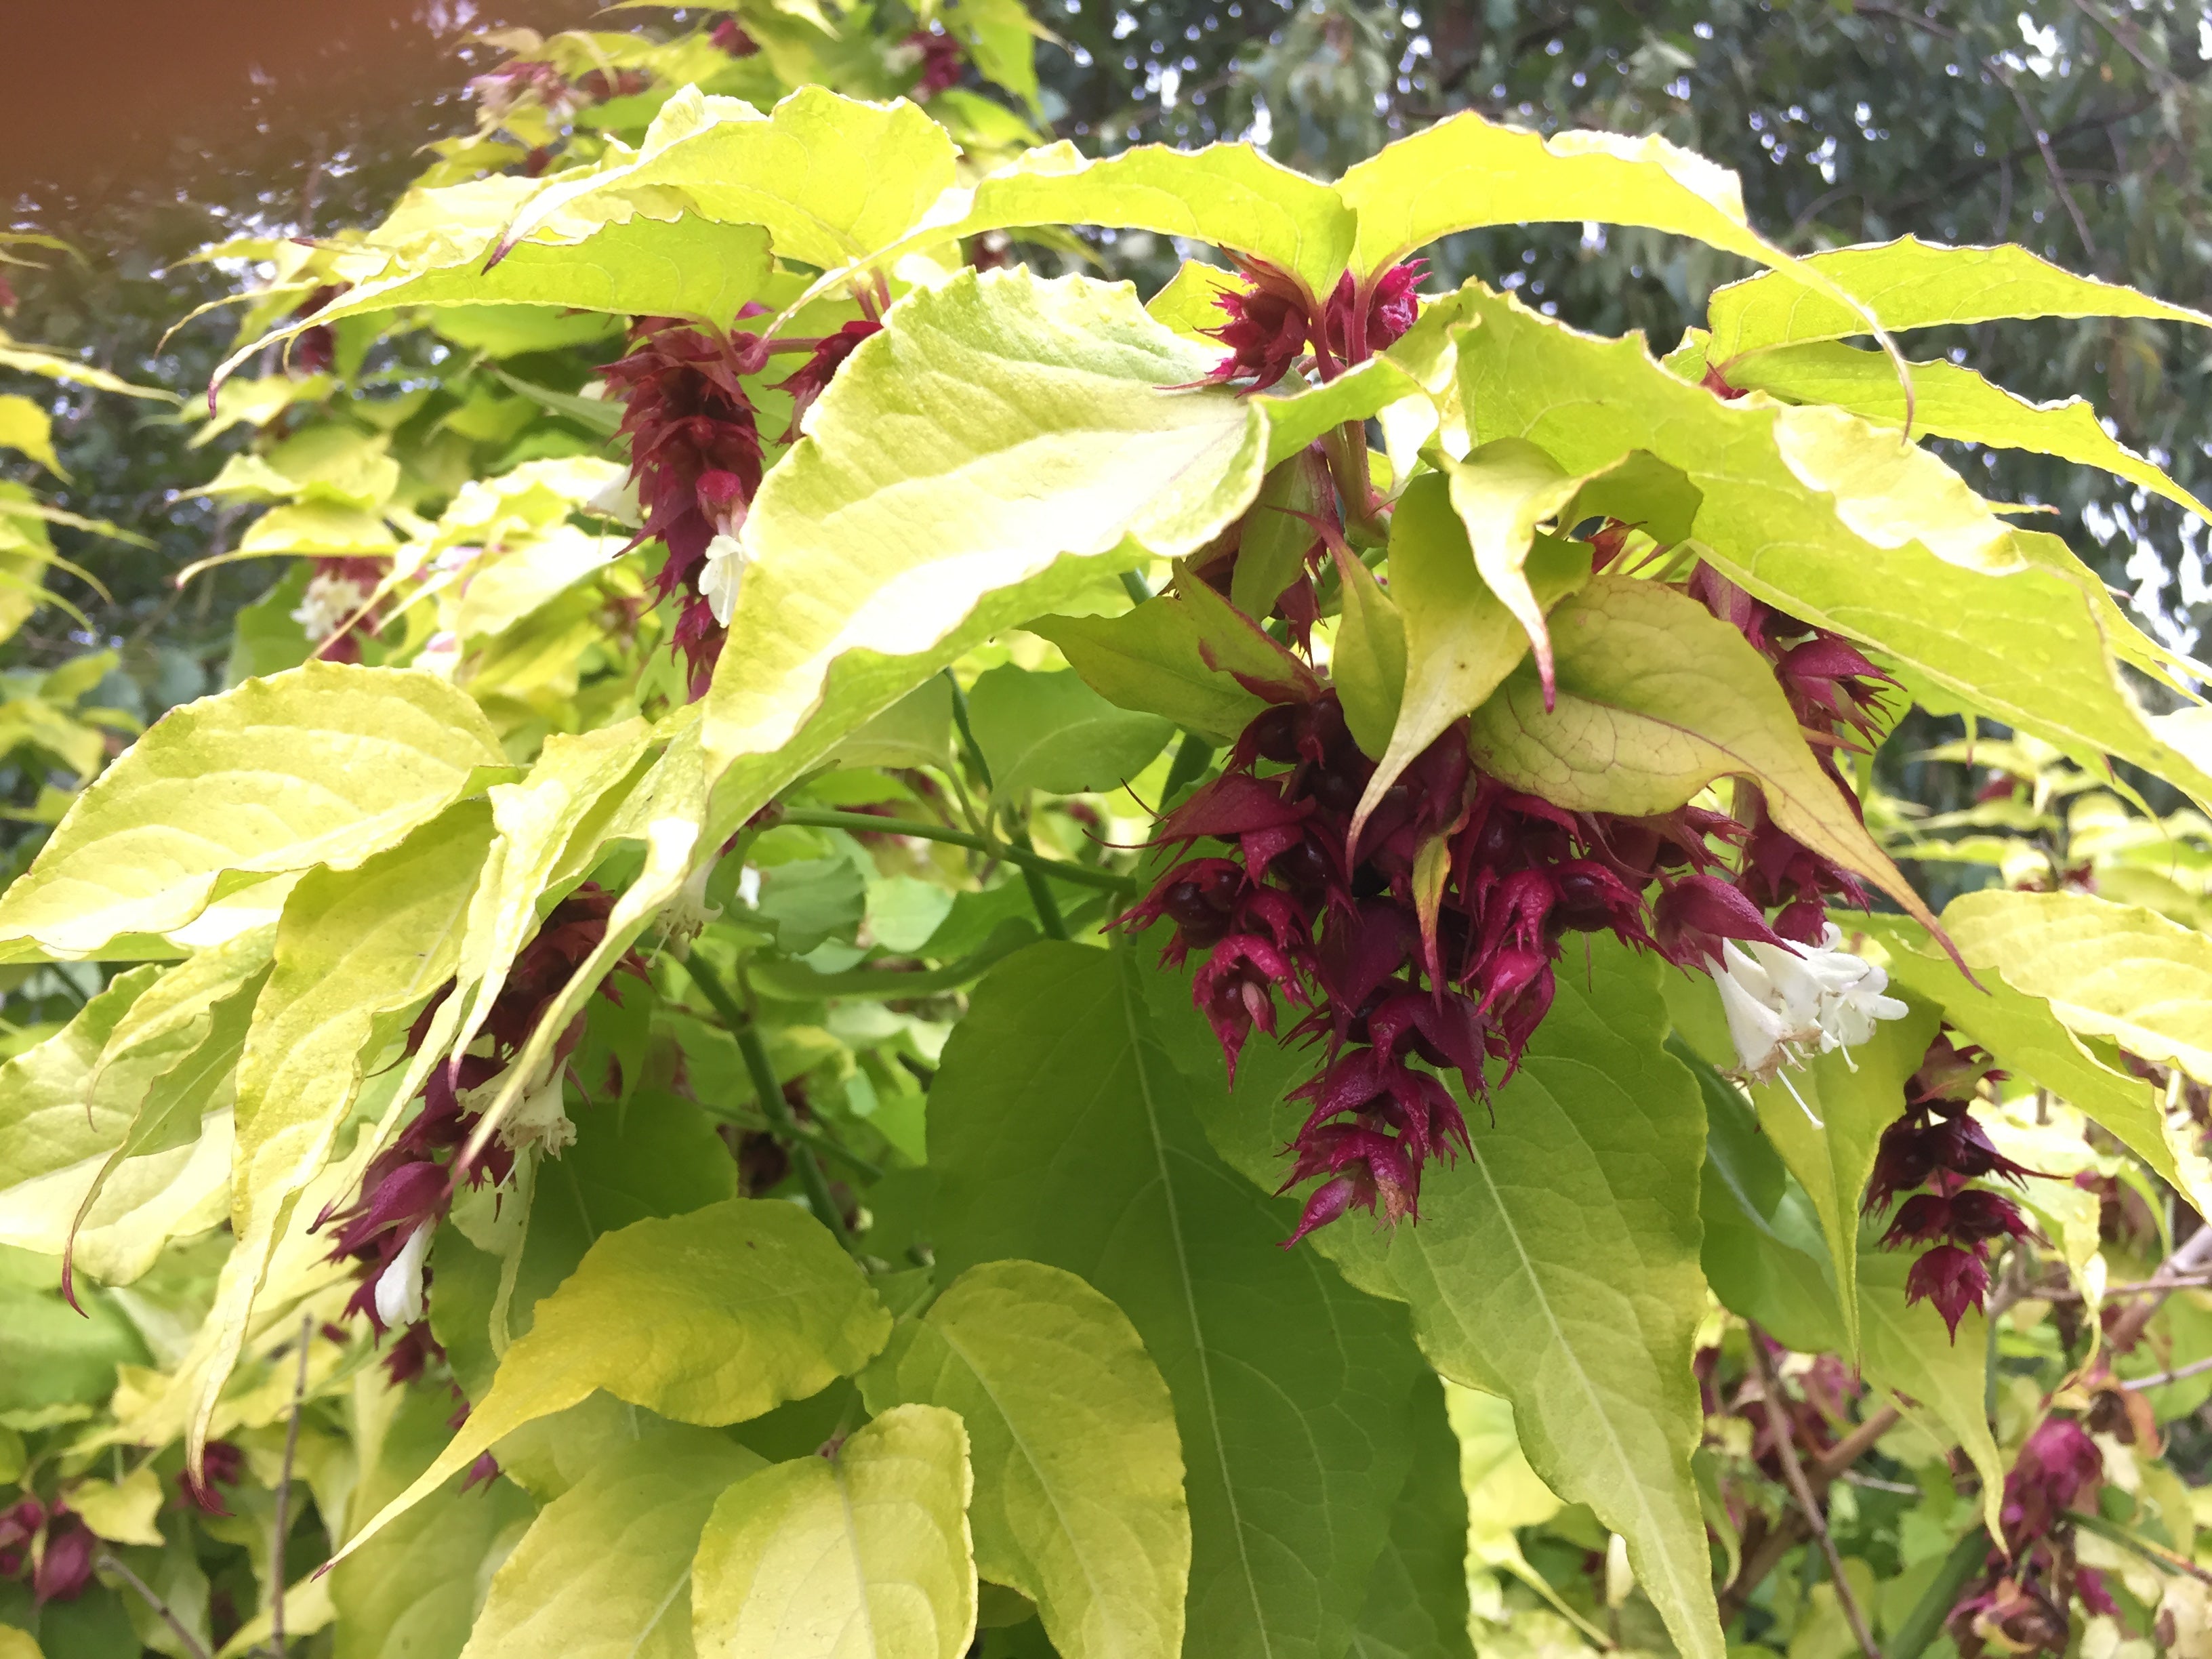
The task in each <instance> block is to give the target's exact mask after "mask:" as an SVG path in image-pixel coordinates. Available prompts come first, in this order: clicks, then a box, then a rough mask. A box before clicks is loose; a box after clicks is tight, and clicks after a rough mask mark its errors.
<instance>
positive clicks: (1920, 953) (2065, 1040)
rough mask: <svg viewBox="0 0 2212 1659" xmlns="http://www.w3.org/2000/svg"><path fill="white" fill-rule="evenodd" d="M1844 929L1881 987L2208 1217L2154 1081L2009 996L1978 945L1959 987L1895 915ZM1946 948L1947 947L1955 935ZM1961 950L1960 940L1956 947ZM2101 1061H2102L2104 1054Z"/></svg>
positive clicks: (1921, 936) (1997, 966) (2203, 1181)
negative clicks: (2094, 1128) (1933, 1016)
mask: <svg viewBox="0 0 2212 1659" xmlns="http://www.w3.org/2000/svg"><path fill="white" fill-rule="evenodd" d="M1841 921H1842V923H1843V925H1844V929H1845V931H1846V933H1870V934H1872V935H1873V936H1874V937H1875V939H1878V940H1880V941H1881V945H1882V947H1883V954H1884V956H1885V957H1886V958H1887V961H1886V964H1885V965H1886V966H1887V969H1888V970H1889V976H1890V981H1891V983H1892V984H1893V985H1897V986H1900V987H1903V988H1904V989H1905V990H1906V991H1908V992H1910V993H1911V994H1913V995H1914V996H1917V997H1922V998H1924V999H1926V1000H1928V1001H1929V1002H1932V1003H1934V1004H1936V1006H1938V1007H1940V1008H1941V1009H1942V1011H1943V1018H1945V1019H1946V1020H1947V1021H1948V1022H1949V1023H1950V1024H1952V1025H1954V1026H1955V1027H1957V1028H1958V1030H1959V1031H1960V1033H1961V1034H1962V1035H1963V1036H1965V1037H1966V1039H1967V1041H1969V1042H1976V1043H1978V1044H1980V1045H1981V1047H1982V1048H1985V1049H1986V1050H1988V1051H1989V1053H1990V1056H1991V1057H1992V1058H1993V1059H1994V1060H1996V1063H1997V1064H1998V1065H1999V1066H2002V1068H2003V1069H2004V1070H2006V1071H2008V1072H2009V1073H2012V1074H2013V1075H2014V1076H2015V1077H2030V1078H2033V1079H2035V1080H2036V1082H2037V1083H2039V1084H2040V1085H2042V1086H2044V1087H2045V1088H2047V1089H2049V1090H2050V1091H2051V1092H2052V1093H2054V1094H2056V1095H2057V1096H2059V1097H2061V1098H2062V1099H2064V1100H2067V1101H2069V1102H2071V1103H2073V1104H2074V1105H2075V1106H2078V1107H2079V1108H2081V1110H2082V1111H2084V1112H2086V1113H2087V1114H2088V1115H2090V1116H2091V1117H2092V1118H2094V1119H2095V1120H2096V1121H2098V1122H2099V1123H2100V1124H2101V1125H2103V1126H2104V1127H2106V1129H2109V1130H2110V1131H2111V1132H2112V1133H2113V1134H2115V1135H2118V1137H2119V1138H2120V1139H2121V1140H2122V1141H2124V1143H2126V1145H2127V1147H2128V1150H2129V1151H2130V1152H2133V1153H2135V1155H2136V1157H2138V1158H2142V1160H2143V1162H2144V1163H2146V1164H2148V1165H2150V1167H2151V1168H2152V1169H2153V1170H2155V1171H2156V1172H2157V1173H2158V1175H2159V1176H2160V1179H2161V1180H2164V1181H2166V1182H2168V1183H2170V1184H2171V1185H2172V1186H2173V1187H2175V1188H2179V1190H2180V1191H2182V1192H2184V1193H2185V1194H2188V1195H2189V1199H2190V1201H2191V1203H2193V1204H2195V1205H2196V1206H2197V1210H2198V1212H2200V1213H2203V1212H2212V1160H2208V1159H2207V1158H2205V1156H2204V1154H2203V1152H2202V1151H2200V1150H2199V1149H2198V1146H2197V1140H2198V1138H2199V1136H2198V1132H2197V1129H2196V1128H2195V1127H2193V1126H2192V1125H2191V1123H2190V1122H2189V1121H2188V1118H2187V1115H2186V1113H2183V1114H2180V1115H2179V1116H2175V1117H2169V1116H2168V1115H2167V1114H2166V1110H2165V1109H2164V1107H2163V1105H2162V1103H2160V1099H2159V1094H2158V1088H2157V1085H2154V1084H2153V1083H2152V1082H2151V1081H2150V1080H2149V1079H2147V1078H2140V1077H2135V1076H2131V1075H2130V1073H2127V1072H2126V1071H2124V1070H2123V1069H2122V1068H2121V1066H2119V1064H2118V1055H2117V1054H2112V1050H2111V1049H2110V1048H2106V1045H2105V1044H2104V1043H2103V1042H2101V1041H2100V1042H2099V1043H2098V1046H2099V1048H2102V1049H2104V1050H2105V1054H2103V1055H2100V1054H2098V1053H2097V1052H2095V1051H2093V1050H2092V1049H2091V1048H2089V1046H2088V1045H2087V1043H2085V1042H2083V1041H2082V1039H2081V1037H2080V1036H2076V1035H2075V1033H2074V1032H2073V1031H2072V1030H2069V1028H2068V1026H2067V1024H2066V1022H2065V1021H2064V1020H2063V1019H2061V1018H2059V1016H2058V1014H2057V1012H2055V1011H2054V1010H2053V1009H2052V1007H2051V1004H2050V1002H2049V1001H2048V1000H2045V999H2044V998H2042V997H2038V996H2030V995H2027V994H2026V993H2024V992H2021V991H2018V990H2015V989H2014V988H2013V987H2012V986H2011V985H2010V984H2008V982H2007V981H2006V979H2005V977H2004V969H2005V965H2006V964H2005V958H2004V957H2002V955H2000V954H1994V953H1988V954H1984V945H1983V942H1982V941H1981V940H1980V939H1976V940H1975V942H1974V945H1972V949H1973V951H1975V952H1976V953H1977V954H1976V955H1973V956H1969V957H1967V960H1968V961H1969V962H1970V963H1974V965H1975V966H1976V968H1977V969H1979V970H1981V979H1982V982H1981V984H1980V985H1979V986H1975V985H1972V984H1970V983H1968V982H1967V980H1966V975H1963V974H1961V973H1960V971H1959V969H1957V967H1955V966H1954V964H1953V963H1951V961H1950V960H1949V958H1948V957H1945V956H1944V955H1943V953H1942V950H1941V949H1940V948H1939V947H1937V946H1936V945H1935V944H1933V943H1932V942H1931V941H1930V940H1929V939H1928V937H1927V935H1926V933H1924V932H1923V930H1922V929H1921V928H1919V927H1917V926H1915V925H1914V924H1913V923H1912V922H1911V921H1907V920H1906V919H1905V918H1904V917H1902V916H1889V915H1866V916H1856V917H1848V916H1847V917H1844V918H1842V919H1841ZM1955 942H1957V941H1956V940H1955V939H1954V943H1955ZM1968 948H1969V947H1968V946H1967V945H1965V944H1963V943H1960V951H1966V950H1967V949H1968ZM2106 1056H2110V1057H2109V1058H2106Z"/></svg>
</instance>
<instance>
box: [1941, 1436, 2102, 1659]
mask: <svg viewBox="0 0 2212 1659" xmlns="http://www.w3.org/2000/svg"><path fill="white" fill-rule="evenodd" d="M2104 1479H2105V1457H2104V1454H2103V1453H2102V1452H2100V1450H2098V1449H2097V1443H2096V1442H2095V1441H2094V1440H2093V1439H2092V1438H2090V1437H2089V1433H2088V1431H2087V1430H2086V1429H2084V1428H2083V1427H2082V1426H2081V1424H2080V1423H2079V1422H2077V1421H2075V1419H2073V1418H2070V1417H2057V1416H2052V1417H2047V1418H2045V1419H2044V1420H2043V1421H2042V1422H2041V1423H2040V1424H2039V1425H2037V1427H2036V1430H2035V1432H2034V1433H2033V1434H2031V1435H2029V1436H2028V1437H2027V1442H2026V1443H2025V1444H2023V1445H2022V1446H2021V1449H2020V1455H2019V1457H2018V1458H2017V1459H2015V1462H2014V1463H2013V1466H2012V1469H2011V1472H2010V1473H2009V1474H2007V1475H2006V1476H2005V1486H2004V1503H2003V1506H2002V1510H2000V1512H1999V1521H2000V1523H2001V1524H2002V1528H2003V1531H2004V1546H2005V1547H2004V1549H2003V1550H2002V1551H1999V1550H1995V1549H1993V1550H1991V1551H1990V1555H1989V1559H1988V1562H1987V1563H1986V1565H1984V1573H1983V1577H1982V1580H1981V1582H1980V1583H1978V1585H1976V1586H1972V1587H1970V1588H1969V1589H1968V1591H1967V1594H1966V1596H1965V1598H1964V1599H1963V1600H1962V1601H1960V1603H1959V1605H1958V1606H1957V1607H1955V1608H1954V1610H1953V1612H1952V1614H1951V1626H1952V1635H1953V1638H1954V1640H1955V1641H1956V1642H1957V1644H1958V1648H1959V1652H1960V1655H1961V1656H1962V1659H1979V1656H1981V1655H1982V1654H1984V1653H1990V1652H1995V1653H2000V1654H2020V1653H2062V1652H2064V1651H2065V1650H2066V1648H2067V1645H2068V1643H2069V1639H2070V1638H2071V1636H2072V1633H2073V1619H2072V1616H2071V1613H2070V1611H2069V1608H2070V1607H2071V1604H2072V1602H2073V1601H2074V1600H2075V1598H2076V1597H2077V1596H2078V1597H2079V1598H2080V1600H2081V1605H2082V1606H2083V1607H2087V1608H2088V1609H2089V1611H2090V1612H2092V1613H2107V1614H2110V1613H2117V1612H2118V1607H2116V1606H2115V1605H2114V1603H2113V1601H2112V1596H2111V1595H2110V1593H2109V1592H2107V1590H2106V1588H2105V1580H2104V1576H2103V1575H2102V1574H2101V1573H2100V1572H2098V1571H2095V1570H2094V1569H2093V1568H2089V1567H2084V1566H2081V1565H2077V1564H2076V1562H2075V1559H2074V1539H2073V1525H2072V1522H2071V1518H2070V1516H2071V1512H2072V1511H2073V1510H2074V1509H2075V1506H2076V1505H2077V1504H2081V1501H2082V1500H2083V1499H2084V1498H2091V1499H2093V1498H2094V1497H2095V1495H2096V1493H2097V1492H2098V1490H2099V1488H2100V1486H2102V1485H2103V1484H2104ZM2008 1556H2009V1558H2010V1559H2007V1558H2008Z"/></svg>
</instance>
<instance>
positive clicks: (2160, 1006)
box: [1943, 890, 2212, 1081]
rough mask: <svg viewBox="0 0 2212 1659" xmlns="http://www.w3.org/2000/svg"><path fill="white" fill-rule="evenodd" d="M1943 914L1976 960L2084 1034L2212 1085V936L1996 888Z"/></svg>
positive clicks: (2077, 897)
mask: <svg viewBox="0 0 2212 1659" xmlns="http://www.w3.org/2000/svg"><path fill="white" fill-rule="evenodd" d="M1943 915H1944V922H1945V925H1946V927H1954V926H1955V927H1956V928H1957V929H1958V930H1959V932H1958V933H1957V935H1956V937H1957V939H1958V940H1959V948H1960V951H1962V952H1964V953H1965V955H1966V960H1967V962H1968V963H1972V964H1973V965H1974V966H1976V967H1978V968H1989V969H1994V970H1995V971H1996V973H1997V974H1998V975H2000V976H2001V977H2002V979H2003V980H2004V981H2005V983H2006V984H2008V985H2009V986H2011V987H2013V988H2014V989H2015V990H2016V991H2022V992H2025V993H2026V994H2028V995H2029V996H2033V997H2041V998H2043V999H2044V1000H2045V1001H2047V1002H2048V1003H2049V1004H2050V1005H2051V1012H2052V1013H2054V1014H2056V1015H2057V1017H2058V1018H2059V1019H2060V1020H2061V1021H2063V1023H2064V1024H2065V1025H2066V1027H2067V1029H2068V1030H2071V1031H2073V1032H2075V1034H2076V1035H2077V1036H2093V1037H2109V1038H2110V1039H2112V1041H2113V1042H2117V1043H2118V1045H2119V1046H2120V1047H2121V1048H2123V1049H2124V1050H2126V1051H2127V1052H2128V1053H2130V1054H2139V1055H2141V1056H2142V1058H2143V1059H2145V1060H2150V1061H2152V1062H2154V1064H2157V1065H2161V1066H2179V1068H2180V1069H2181V1070H2182V1071H2185V1072H2186V1073H2189V1075H2190V1076H2191V1077H2193V1078H2196V1079H2198V1080H2199V1081H2212V940H2208V939H2206V938H2205V936H2204V935H2203V933H2197V932H2195V931H2193V930H2192V929H2190V928H2186V927H2181V926H2180V925H2179V923H2176V922H2172V921H2167V920H2166V918H2165V917H2164V916H2161V915H2158V914H2157V913H2156V912H2155V911H2152V910H2146V909H2144V908H2142V907H2141V906H2138V905H2131V904H2114V903H2112V902H2111V901H2110V900H2108V899H2100V898H2096V897H2093V896H2090V895H2089V894H2087V893H2015V892H2008V891H2002V890H1984V891H1983V892H1978V893H1967V894H1964V895H1962V896H1960V897H1958V898H1955V899H1954V900H1952V901H1951V902H1950V903H1949V905H1948V906H1947V907H1946V908H1945V909H1944V912H1943ZM1954 918H1955V921H1954Z"/></svg>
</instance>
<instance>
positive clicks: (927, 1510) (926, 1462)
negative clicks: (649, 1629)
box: [691, 1406, 975, 1659]
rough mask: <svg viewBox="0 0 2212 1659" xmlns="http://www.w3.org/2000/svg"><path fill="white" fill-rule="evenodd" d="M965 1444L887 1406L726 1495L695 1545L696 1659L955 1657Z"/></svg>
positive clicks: (915, 1409) (966, 1603) (910, 1411)
mask: <svg viewBox="0 0 2212 1659" xmlns="http://www.w3.org/2000/svg"><path fill="white" fill-rule="evenodd" d="M970 1484H971V1482H970V1478H969V1469H968V1436H967V1432H966V1431H965V1430H963V1428H962V1427H961V1424H960V1419H959V1418H958V1417H957V1415H956V1414H955V1413H951V1412H949V1411H943V1410H940V1409H939V1408H938V1407H934V1406H895V1407H892V1408H891V1409H890V1411H888V1412H885V1413H884V1414H883V1415H882V1416H880V1417H878V1418H877V1419H876V1420H875V1421H874V1422H872V1423H870V1424H868V1425H866V1427H865V1428H863V1429H861V1430H860V1432H859V1433H857V1434H855V1435H854V1436H853V1437H851V1438H850V1439H848V1440H847V1441H846V1442H845V1443H843V1444H842V1445H841V1446H839V1447H837V1448H836V1449H835V1450H834V1451H831V1452H830V1453H829V1455H827V1456H818V1457H802V1458H798V1459H795V1460H794V1461H793V1462H788V1463H778V1464H776V1465H775V1467H774V1468H767V1469H763V1470H762V1471H761V1472H760V1473H759V1474H755V1475H750V1476H749V1477H747V1478H746V1479H745V1480H741V1481H739V1482H738V1484H737V1485H736V1486H732V1487H731V1488H730V1489H729V1490H728V1491H727V1492H724V1493H723V1494H722V1496H721V1498H720V1500H719V1501H718V1502H717V1503H716V1504H715V1505H714V1514H713V1516H712V1517H711V1518H710V1519H709V1520H708V1522H707V1528H706V1532H705V1534H704V1536H702V1538H701V1539H700V1541H699V1558H698V1564H697V1565H696V1568H695V1570H694V1578H693V1593H692V1621H691V1628H692V1634H693V1638H694V1640H695V1642H696V1646H697V1650H698V1654H699V1659H961V1656H963V1655H964V1654H965V1653H966V1652H967V1651H968V1644H969V1642H971V1641H972V1640H974V1638H975V1562H974V1557H973V1554H972V1553H971V1551H970V1550H969V1542H968V1516H967V1514H966V1510H967V1507H968V1494H969V1486H970Z"/></svg>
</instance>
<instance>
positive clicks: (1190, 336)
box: [1145, 259, 1244, 351]
mask: <svg viewBox="0 0 2212 1659" xmlns="http://www.w3.org/2000/svg"><path fill="white" fill-rule="evenodd" d="M1243 291H1244V279H1243V277H1242V276H1238V275H1237V273H1236V272H1235V271H1233V270H1226V269H1225V268H1224V267H1222V266H1220V265H1210V264H1206V262H1205V261H1204V260H1202V259H1186V260H1184V261H1183V262H1182V264H1181V265H1180V266H1179V267H1177V269H1176V274H1175V275H1174V276H1172V277H1170V278H1169V280H1168V284H1167V286H1166V287H1165V288H1164V289H1161V290H1160V291H1159V292H1158V294H1155V295H1152V298H1151V299H1149V300H1147V301H1145V309H1146V311H1147V312H1149V313H1152V317H1153V318H1154V319H1156V320H1158V321H1159V322H1162V323H1164V324H1166V325H1168V326H1169V327H1170V328H1171V329H1173V330H1174V331H1176V333H1178V334H1180V335H1182V337H1183V338H1184V339H1186V340H1188V341H1190V342H1192V343H1194V344H1196V345H1199V346H1201V347H1204V348H1205V349H1207V350H1209V351H1219V350H1222V349H1224V348H1223V346H1222V344H1221V342H1220V341H1218V340H1217V339H1215V338H1214V337H1212V335H1211V334H1210V333H1208V332H1207V331H1208V330H1209V329H1216V328H1219V327H1220V326H1221V325H1223V324H1224V323H1225V322H1227V321H1228V320H1229V313H1227V312H1225V311H1224V310H1223V309H1222V308H1221V296H1222V295H1225V294H1241V293H1243Z"/></svg>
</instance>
